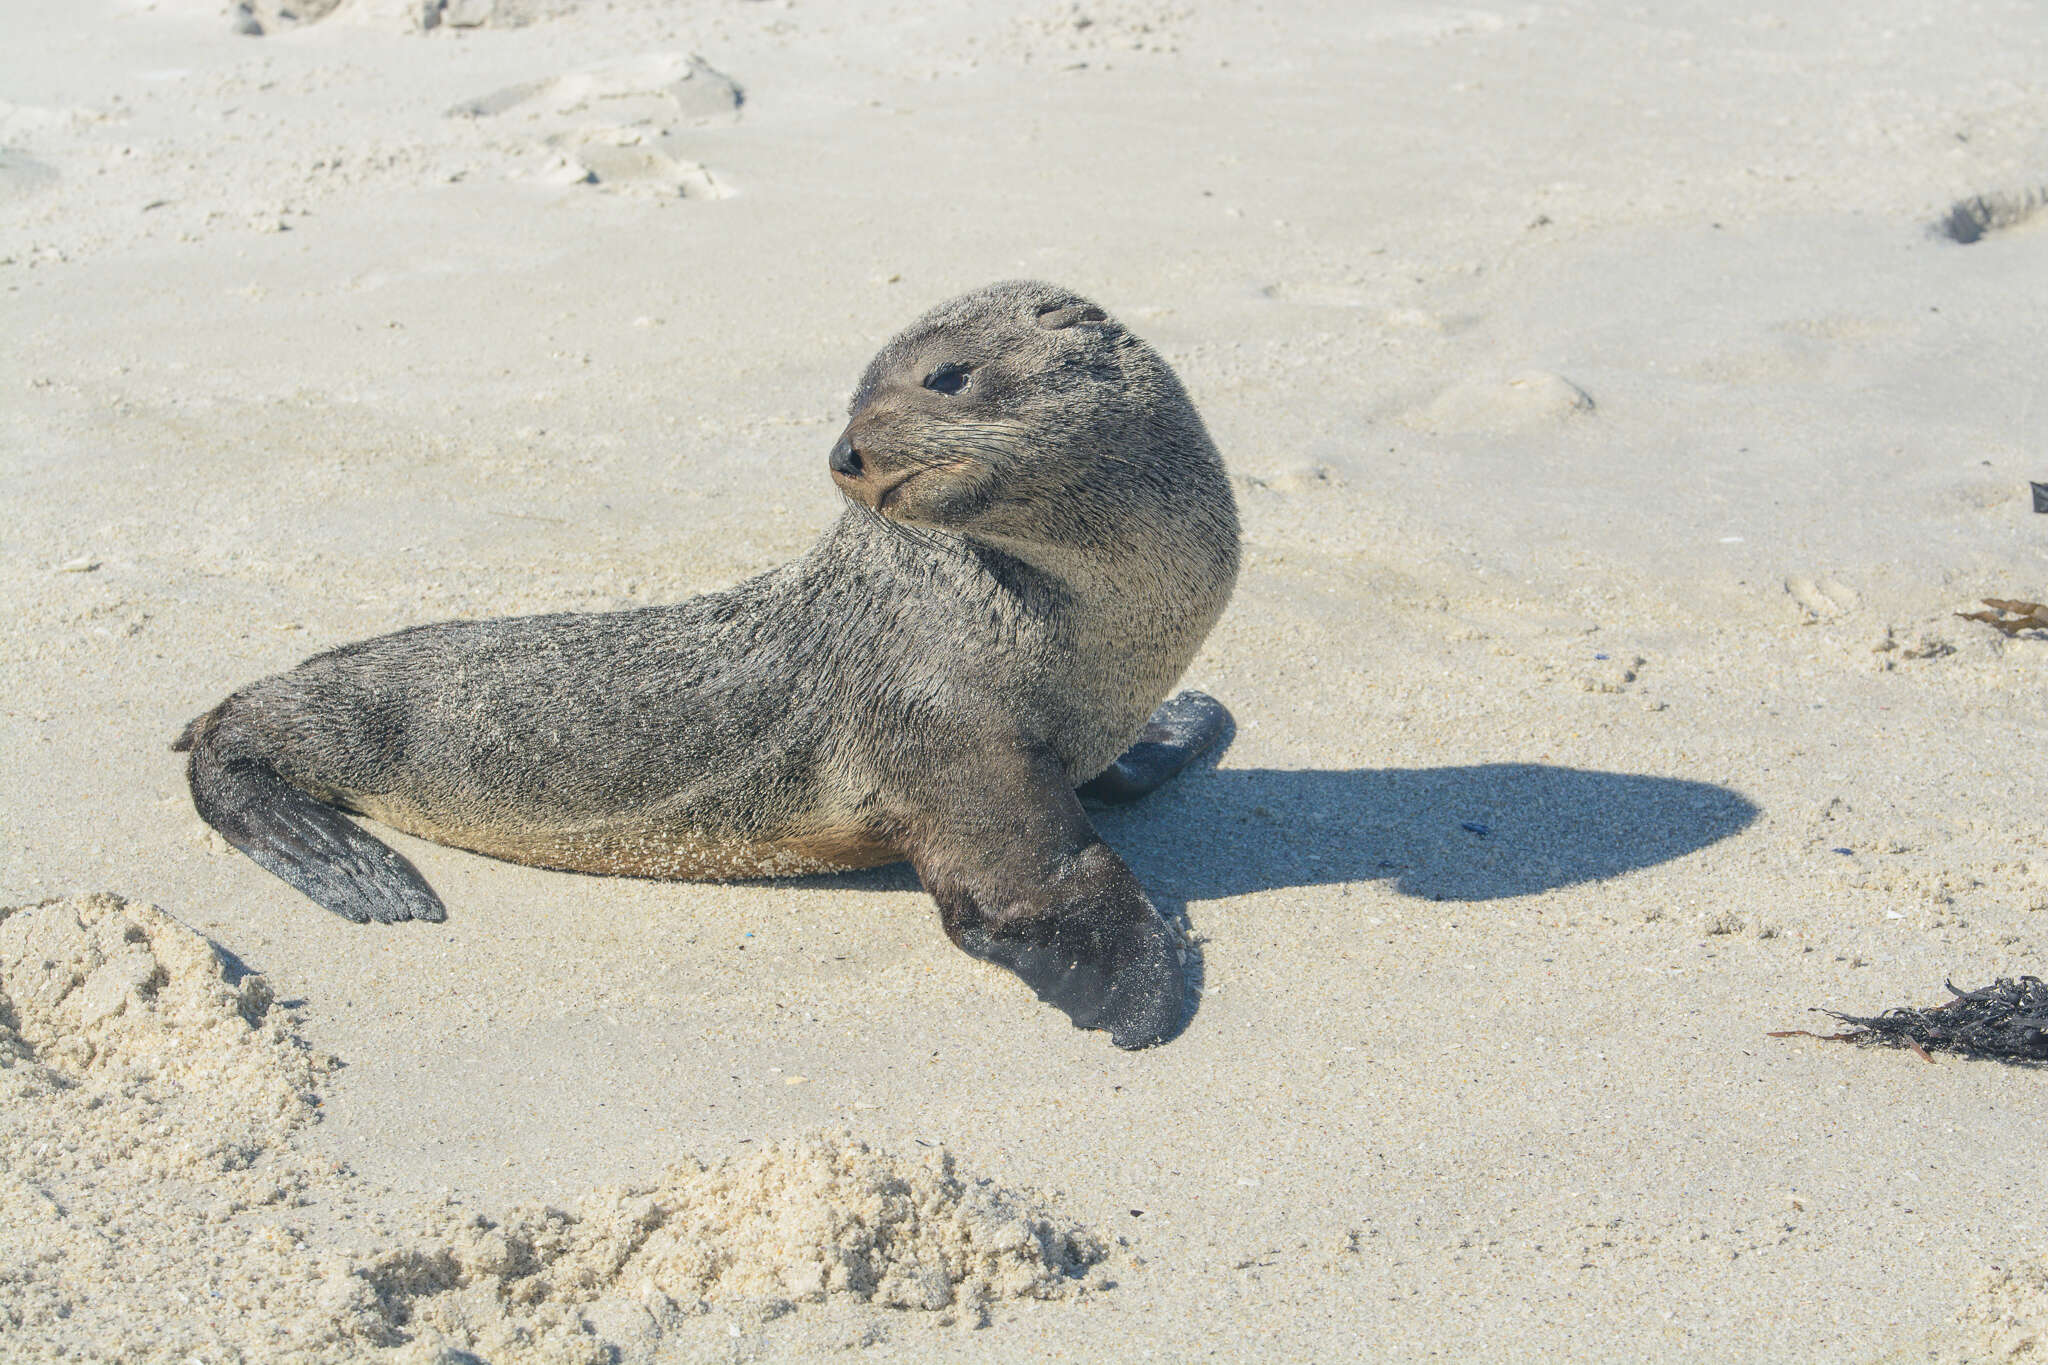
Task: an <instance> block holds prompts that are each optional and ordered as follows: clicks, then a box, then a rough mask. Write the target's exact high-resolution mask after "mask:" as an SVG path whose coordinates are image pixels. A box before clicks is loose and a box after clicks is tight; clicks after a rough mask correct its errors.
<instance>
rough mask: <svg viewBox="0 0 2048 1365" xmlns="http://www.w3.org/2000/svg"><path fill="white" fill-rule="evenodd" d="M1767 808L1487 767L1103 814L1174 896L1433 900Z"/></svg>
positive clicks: (1378, 775) (1126, 850) (1669, 788)
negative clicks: (1378, 886)
mask: <svg viewBox="0 0 2048 1365" xmlns="http://www.w3.org/2000/svg"><path fill="white" fill-rule="evenodd" d="M1756 816H1757V808H1756V806H1754V805H1753V804H1751V803H1750V802H1749V801H1748V800H1747V799H1745V798H1744V797H1742V796H1741V795H1739V794H1737V793H1735V792H1733V791H1730V790H1729V789H1727V788H1726V787H1717V786H1714V785H1712V784H1711V783H1706V782H1689V781H1685V780H1683V779H1680V778H1670V777H1647V776H1643V775H1641V774H1638V773H1609V772H1597V771H1593V770H1590V769H1585V768H1560V767H1553V766H1550V765H1548V764H1541V763H1482V764H1473V765H1469V766H1461V767H1446V768H1350V769H1322V768H1308V769H1279V768H1229V769H1212V770H1209V771H1205V772H1194V773H1189V774H1187V775H1185V776H1184V777H1182V778H1181V779H1180V780H1179V781H1177V782H1175V783H1174V784H1173V785H1172V786H1171V787H1169V788H1168V789H1166V790H1164V791H1161V792H1159V793H1157V794H1156V795H1154V796H1152V797H1151V798H1149V799H1148V800H1146V801H1144V802H1142V803H1140V804H1138V805H1134V806H1131V807H1128V808H1126V809H1123V810H1113V811H1098V812H1096V813H1095V814H1094V817H1093V818H1094V820H1095V824H1096V828H1097V829H1099V830H1100V831H1101V832H1102V836H1103V838H1105V839H1107V840H1108V841H1109V842H1110V843H1111V844H1112V845H1114V846H1115V847H1116V849H1117V850H1118V851H1119V852H1120V853H1122V854H1123V856H1124V858H1125V859H1126V860H1127V861H1128V862H1130V863H1131V865H1132V867H1133V869H1134V870H1136V871H1137V872H1138V874H1139V878H1140V879H1141V880H1142V881H1144V882H1145V884H1146V885H1147V886H1148V887H1150V888H1155V889H1157V890H1158V891H1159V892H1160V893H1161V894H1163V895H1167V896H1173V897H1180V898H1185V899H1188V900H1213V899H1220V898H1222V897H1226V896H1239V895H1244V894H1246V893H1248V892H1254V891H1274V890H1280V889H1282V888H1285V887H1290V886H1324V885H1328V884H1330V883H1333V882H1358V881H1375V880H1377V881H1385V882H1388V883H1390V884H1391V885H1392V886H1393V888H1394V889H1395V890H1396V891H1399V892H1400V893H1401V894H1403V895H1407V896H1414V897H1417V898H1419V899H1424V900H1455V901H1487V900H1499V899H1501V898H1503V897H1507V896H1527V895H1532V894H1534V893H1536V892H1539V891H1553V890H1556V889H1558V888H1559V887H1566V886H1573V885H1576V884H1578V883H1581V882H1593V881H1601V880H1604V879H1606V878H1609V877H1615V876H1619V875H1621V874H1622V873H1624V872H1633V871H1636V870H1637V869H1639V868H1645V867H1653V866H1655V865H1656V864H1658V863H1664V862H1669V861H1671V860H1672V859H1674V858H1681V857H1684V856H1685V855H1686V854H1688V853H1693V852H1696V851H1697V850H1699V849H1702V848H1705V847H1706V846H1707V845H1709V844H1712V843H1715V842H1717V841H1719V840H1721V839H1725V838H1727V837H1728V836H1729V835H1731V834H1734V833H1736V832H1738V831H1740V830H1741V829H1743V828H1744V827H1745V826H1747V825H1748V824H1749V823H1750V822H1751V821H1753V820H1754V819H1755V818H1756Z"/></svg>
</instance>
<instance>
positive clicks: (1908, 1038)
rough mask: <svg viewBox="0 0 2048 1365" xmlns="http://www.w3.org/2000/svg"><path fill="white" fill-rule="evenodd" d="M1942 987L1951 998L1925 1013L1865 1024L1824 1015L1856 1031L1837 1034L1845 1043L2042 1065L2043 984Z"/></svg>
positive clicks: (2047, 1034)
mask: <svg viewBox="0 0 2048 1365" xmlns="http://www.w3.org/2000/svg"><path fill="white" fill-rule="evenodd" d="M1945 984H1947V985H1948V989H1949V992H1950V994H1952V995H1953V996H1954V997H1955V998H1954V999H1953V1000H1950V1001H1948V1002H1947V1003H1945V1004H1940V1005H1933V1006H1930V1007H1928V1008H1927V1009H1913V1008H1902V1009H1890V1010H1886V1011H1885V1012H1884V1013H1883V1014H1880V1015H1877V1016H1876V1017H1874V1018H1868V1019H1866V1018H1862V1017H1860V1016H1857V1015H1854V1014H1842V1013H1840V1012H1839V1011H1836V1010H1828V1011H1826V1013H1828V1014H1832V1015H1834V1017H1835V1018H1837V1019H1839V1020H1841V1021H1842V1022H1843V1023H1845V1024H1850V1025H1853V1026H1854V1027H1855V1028H1856V1029H1857V1032H1854V1033H1845V1034H1841V1035H1839V1036H1840V1037H1841V1038H1842V1039H1843V1040H1845V1041H1847V1042H1852V1043H1888V1044H1890V1045H1891V1046H1893V1047H1911V1048H1914V1050H1915V1051H1925V1052H1934V1051H1940V1052H1959V1053H1962V1054H1963V1055H1965V1056H1970V1057H1995V1058H1998V1059H1999V1060H2002V1061H2022V1062H2048V983H2044V982H2043V981H2042V980H2041V978H2040V977H2038V976H2023V977H2020V978H2019V979H2018V980H2017V981H2015V980H2012V979H2011V978H2008V977H2000V978H1999V979H1998V980H1997V981H1995V982H1993V983H1992V984H1991V985H1989V986H1985V987H1984V988H1982V989H1981V990H1974V991H1964V990H1957V989H1956V987H1955V985H1954V983H1952V982H1950V983H1945ZM1916 1045H1917V1046H1916Z"/></svg>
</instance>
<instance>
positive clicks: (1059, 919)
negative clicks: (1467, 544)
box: [174, 281, 1238, 1048]
mask: <svg viewBox="0 0 2048 1365" xmlns="http://www.w3.org/2000/svg"><path fill="white" fill-rule="evenodd" d="M848 415H849V419H850V420H849V421H848V422H847V425H846V428H845V430H844V431H843V432H841V433H840V435H839V438H838V440H837V441H836V442H834V444H833V446H832V449H831V452H830V454H829V456H828V459H827V465H828V467H829V469H830V472H831V477H832V478H833V480H834V481H835V482H836V483H837V484H838V486H839V488H840V490H841V491H842V492H843V493H844V495H845V498H846V504H847V505H846V507H845V509H844V511H843V512H842V514H841V515H840V517H839V518H838V520H837V521H836V522H835V523H834V524H833V525H832V526H831V528H830V529H829V530H827V531H826V532H825V533H824V535H823V536H822V537H821V538H820V539H819V540H818V542H817V543H816V545H814V546H813V547H812V548H811V549H810V550H809V551H808V552H807V553H806V554H805V555H803V557H802V558H800V559H797V560H795V561H793V562H791V563H788V564H785V565H783V566H782V567H780V568H777V569H772V570H770V571H769V572H767V573H765V574H762V575H760V576H759V577H757V578H753V579H749V580H747V581H746V582H743V583H741V584H739V585H737V586H736V587H732V588H728V589H726V590H725V591H722V592H715V593H709V594H706V595H705V596H702V597H697V598H693V599H691V600H689V601H685V602H681V603H677V604H674V605H669V606H655V607H643V608H639V609H637V610H631V611H618V612H604V613H562V614H557V615H547V616H526V617H512V618H506V619H500V620H483V621H451V622H445V623H442V624H438V625H427V626H418V627H414V628H413V629H410V630H402V631H399V632H397V633H396V634H392V635H385V636H381V637H378V638H376V639H372V640H365V641H362V642H360V643H357V644H352V645H346V646H344V647H342V648H340V649H336V650H333V651H331V652H329V653H326V654H321V655H317V656H315V657H314V658H311V659H308V660H307V661H306V662H305V663H303V664H300V665H299V666H298V667H297V668H294V669H292V670H291V671H290V672H287V673H282V674H279V675H277V676H275V677H270V678H265V679H263V680H262V681H260V682H257V683H253V684H251V685H250V686H248V687H246V688H243V689H242V690H241V691H239V692H236V693H235V694H234V695H232V696H230V697H229V698H228V699H227V700H225V701H223V702H222V703H220V705H218V706H216V707H214V708H213V709H212V710H211V711H208V712H207V713H206V714H205V715H203V716H200V717H199V718H198V719H197V720H195V721H193V722H192V723H191V724H190V725H188V726H187V727H186V729H185V731H184V733H183V735H182V736H181V737H180V738H179V740H178V742H177V744H176V745H175V746H174V748H176V749H178V750H180V751H185V750H189V751H190V754H191V759H190V764H189V769H188V772H189V777H190V781H191V786H192V800H193V804H194V805H195V806H196V807H197V809H198V812H199V814H200V816H201V817H202V818H203V819H204V820H205V821H206V822H207V823H208V824H210V825H212V826H213V827H214V828H215V829H217V830H219V831H220V832H221V834H222V835H224V836H225V837H226V838H227V840H228V842H229V843H231V844H233V845H234V846H235V847H237V848H239V849H241V850H242V851H243V852H244V853H246V854H248V855H249V857H250V858H252V859H254V860H255V861H256V862H257V864H259V865H260V866H262V867H264V868H265V869H267V870H269V871H270V872H273V873H275V874H276V875H277V876H279V877H282V878H283V879H284V880H285V881H287V882H290V883H291V884H292V885H293V886H295V887H297V888H298V889H299V890H301V891H303V892H305V893H306V895H308V896H310V897H311V898H312V899H314V900H315V901H318V902H319V903H320V904H321V905H324V906H326V907H327V908H328V909H330V910H333V911H335V912H336V913H338V914H340V915H343V916H346V917H347V918H349V919H352V920H358V921H370V920H381V921H392V920H404V919H424V920H439V919H441V918H443V917H444V914H445V912H444V910H443V908H442V905H441V902H440V899H439V898H438V897H437V896H436V895H435V894H434V892H433V890H432V889H431V888H430V887H429V886H428V885H427V884H426V882H425V880H424V879H423V878H422V877H421V876H420V874H419V873H418V871H417V870H415V869H414V868H413V866H412V865H411V864H410V863H408V862H407V861H406V860H405V859H404V858H403V857H401V856H400V855H399V854H398V853H396V852H395V851H393V850H392V849H391V848H389V847H387V846H386V845H385V844H383V843H382V842H380V841H379V840H377V839H376V838H374V837H373V836H372V835H371V834H370V833H369V832H368V831H367V830H365V829H364V828H362V827H361V826H360V825H358V824H357V823H355V822H354V821H353V820H351V819H349V818H348V816H349V815H360V816H367V817H369V818H370V819H373V820H376V821H379V822H381V823H383V824H386V825H389V826H391V827H392V828H394V829H399V830H403V831H405V832H406V833H409V834H413V835H417V836H419V837H420V838H423V839H431V840H433V841H435V842H437V843H443V844H450V845H453V846H455V847H457V848H464V849H470V850H473V851H475V852H478V853H484V854H488V855H490V856H493V857H497V858H503V859H507V860H510V861H512V862H518V863H527V864H531V865H534V866H538V867H547V868H560V869H565V870H569V871H576V872H593V873H613V874H618V875H624V876H635V877H668V878H700V879H720V880H723V879H739V878H755V877H772V876H782V875H789V874H796V873H810V872H821V871H832V870H839V869H848V868H859V867H870V866H874V865H876V864H880V863H887V862H894V861H897V860H899V859H904V858H907V859H909V860H910V862H911V863H912V865H913V866H914V867H915V868H916V870H917V874H918V876H919V877H920V878H921V879H922V881H923V883H924V886H925V888H926V889H927V890H928V891H930V893H931V895H932V897H933V899H935V900H936V901H937V902H938V905H939V913H940V919H941V922H942V923H943V925H944V926H945V930H946V933H947V934H948V935H949V936H950V937H951V938H952V940H953V942H954V943H956V944H958V945H959V946H960V947H961V948H963V949H964V950H966V951H967V952H969V953H971V954H973V955H974V956H976V957H979V958H982V959H985V960H987V961H989V962H993V963H996V964H999V965H1001V966H1003V967H1006V968H1008V969H1009V970H1011V971H1012V972H1014V973H1016V974H1017V975H1018V976H1019V977H1021V978H1022V979H1023V980H1024V981H1025V983H1026V984H1028V985H1029V986H1031V987H1032V988H1033V989H1034V990H1035V991H1036V992H1037V993H1038V994H1039V996H1040V997H1041V998H1043V999H1045V1000H1047V1001H1048V1002H1050V1003H1052V1004H1054V1005H1056V1006H1057V1007H1058V1008H1060V1009H1061V1010H1063V1011H1065V1012H1066V1013H1067V1015H1068V1016H1069V1017H1070V1018H1071V1019H1072V1020H1073V1021H1074V1023H1075V1024H1076V1025H1077V1026H1079V1027H1082V1028H1104V1029H1107V1030H1108V1031H1109V1034H1110V1037H1111V1040H1112V1041H1113V1042H1114V1043H1115V1044H1116V1045H1117V1046H1119V1047H1124V1048H1139V1047H1145V1046H1148V1045H1150V1044H1152V1043H1156V1042H1159V1041H1162V1040H1164V1039H1165V1038H1167V1037H1169V1036H1171V1035H1172V1034H1173V1033H1174V1032H1175V1031H1176V1030H1177V1029H1178V1027H1179V1024H1180V1020H1181V1017H1182V1013H1183V1006H1184V999H1183V997H1184V993H1185V984H1184V972H1185V946H1184V943H1183V941H1182V939H1181V938H1180V935H1179V934H1178V932H1177V931H1176V930H1175V929H1174V928H1173V927H1172V926H1171V925H1169V924H1168V923H1167V922H1166V921H1165V920H1164V919H1163V918H1162V917H1161V915H1160V914H1159V913H1158V911H1157V910H1155V909H1154V907H1153V905H1152V903H1151V902H1150V901H1149V900H1148V899H1147V898H1146V896H1145V893H1144V891H1143V890H1142V889H1141V888H1140V887H1139V885H1138V882H1137V879H1136V878H1135V877H1134V876H1133V875H1132V874H1131V871H1130V869H1129V868H1128V867H1126V866H1125V865H1124V863H1123V860H1122V859H1120V858H1118V857H1117V856H1116V854H1115V853H1113V852H1112V851H1111V850H1110V849H1109V847H1108V846H1107V845H1105V844H1104V843H1103V842H1102V840H1101V839H1100V838H1099V837H1098V836H1097V835H1096V833H1095V830H1094V828H1093V827H1092V826H1091V825H1090V824H1089V822H1088V818H1087V815H1086V814H1085V813H1084V810H1083V806H1082V800H1081V798H1083V797H1086V798H1089V799H1091V800H1093V801H1098V802H1109V803H1114V802H1121V801H1129V800H1134V799H1136V798H1137V797H1139V796H1142V795H1144V794H1145V793H1147V792H1149V791H1151V790H1153V789H1154V788H1156V787H1157V786H1158V785H1159V784H1160V783H1162V782H1164V781H1166V780H1167V779H1168V778H1170V777H1172V776H1173V775H1174V774H1175V773H1177V772H1178V771H1180V770H1181V769H1182V768H1184V767H1185V766H1186V765H1187V764H1188V763H1189V762H1190V761H1191V760H1193V759H1194V758H1195V757H1196V756H1197V755H1199V754H1200V753H1202V752H1203V751H1204V750H1206V749H1207V748H1209V747H1210V746H1211V745H1212V744H1214V743H1215V742H1216V740H1217V739H1218V738H1219V737H1220V736H1221V735H1222V733H1223V731H1224V729H1225V728H1226V727H1227V725H1228V723H1229V717H1228V714H1227V713H1226V712H1225V711H1224V709H1223V708H1222V707H1221V706H1220V705H1219V704H1217V703H1216V702H1215V701H1214V700H1212V699H1210V698H1208V697H1206V696H1203V695H1202V694H1200V693H1195V692H1183V693H1181V694H1180V695H1179V696H1177V697H1175V698H1173V699H1172V700H1171V701H1167V702H1165V703H1164V704H1163V705H1162V704H1161V701H1162V699H1163V698H1165V697H1166V695H1167V693H1168V692H1169V690H1170V689H1171V688H1172V686H1173V684H1174V682H1175V681H1176V680H1177V679H1178V678H1179V677H1180V675H1181V673H1182V671H1183V670H1185V669H1186V668H1187V666H1188V664H1189V662H1190V661H1191V660H1192V659H1193V658H1194V655H1195V651H1196V650H1197V649H1198V648H1199V647H1200V645H1201V643H1202V640H1203V638H1204V637H1205V636H1206V635H1207V634H1208V633H1209V629H1210V627H1211V626H1212V625H1214V624H1215V622H1216V619H1217V617H1218V616H1219V615H1220V614H1221V612H1222V611H1223V607H1224V603H1225V602H1226V601H1227V600H1228V598H1229V596H1230V592H1231V587H1232V585H1233V584H1234V582H1235V581H1236V576H1237V564H1238V525H1237V509H1236V503H1235V501H1234V500H1233V498H1232V496H1231V492H1230V484H1229V482H1228V479H1227V477H1226V475H1225V473H1224V469H1223V463H1222V460H1221V458H1220V457H1219V456H1218V454H1217V452H1216V448H1215V446H1214V444H1213V443H1212V442H1211V441H1210V439H1209V435H1208V432H1207V431H1206V429H1205V428H1204V427H1203V425H1202V420H1201V418H1200V417H1199V416H1197V415H1196V412H1195V409H1194V406H1193V404H1192V403H1190V402H1189V400H1188V397H1187V394H1186V392H1185V391H1184V390H1183V389H1182V387H1181V385H1180V381H1179V380H1178V379H1177V378H1176V377H1175V375H1174V373H1173V371H1172V370H1171V369H1170V368H1169V367H1168V366H1167V364H1166V362H1165V361H1164V360H1162V359H1161V358H1160V357H1159V355H1158V353H1157V352H1155V351H1154V350H1153V349H1152V348H1151V347H1150V346H1148V345H1146V344H1145V343H1144V342H1143V341H1141V340H1139V339H1138V338H1137V337H1135V336H1133V335H1132V334H1131V333H1130V332H1128V331H1127V330H1125V329H1124V328H1123V327H1122V326H1121V325H1119V324H1118V323H1117V322H1116V321H1115V320H1114V319H1113V318H1111V317H1110V316H1109V315H1108V314H1107V313H1105V312H1104V311H1103V310H1102V309H1101V308H1099V307H1097V306H1096V305H1094V304H1093V303H1090V302H1089V301H1088V300H1087V299H1084V298H1081V297H1079V296H1077V295H1075V294H1074V293H1072V292H1071V291H1069V290H1066V289H1062V288H1059V287H1058V286H1055V285H1051V284H1045V283H1040V282H1036V281H1012V282H1008V283H1002V284H995V285H990V286H988V287H986V288H983V289H980V290H977V291H975V292H973V293H970V294H966V295H963V296H961V297H959V298H956V299H953V300H951V301H950V302H947V303H943V304H941V305H939V306H938V307H936V308H934V309H933V310H931V311H930V312H929V313H927V314H925V315H924V316H923V317H921V318H919V319H918V320H917V321H916V322H914V323H912V324H911V325H910V326H909V327H908V328H906V329H905V330H904V331H903V332H902V333H900V334H899V335H897V336H896V337H895V338H894V339H893V340H891V341H890V342H889V343H888V344H887V345H886V346H884V347H883V348H882V351H881V353H880V354H879V355H877V356H876V357H875V358H874V360H873V361H872V362H871V363H870V364H869V365H868V367H867V371H866V373H865V374H863V375H862V377H861V380H860V384H859V387H858V388H857V389H856V390H855V391H854V394H853V397H852V401H851V402H850V404H849V405H848ZM1134 741H1135V742H1134ZM1077 784H1079V786H1080V790H1079V792H1078V793H1077V791H1076V786H1077Z"/></svg>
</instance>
